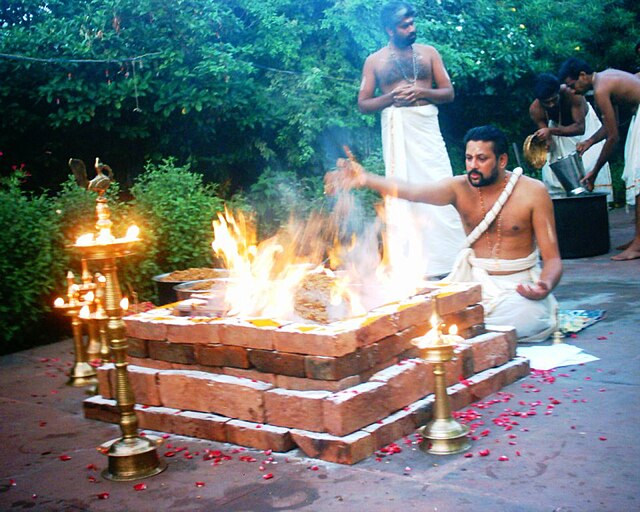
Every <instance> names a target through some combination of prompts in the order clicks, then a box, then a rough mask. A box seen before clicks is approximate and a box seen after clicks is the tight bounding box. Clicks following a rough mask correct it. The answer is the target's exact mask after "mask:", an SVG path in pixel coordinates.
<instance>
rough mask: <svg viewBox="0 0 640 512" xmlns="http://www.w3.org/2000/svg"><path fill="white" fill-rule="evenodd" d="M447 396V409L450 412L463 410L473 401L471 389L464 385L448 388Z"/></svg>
mask: <svg viewBox="0 0 640 512" xmlns="http://www.w3.org/2000/svg"><path fill="white" fill-rule="evenodd" d="M447 394H448V396H449V407H450V408H451V410H452V411H459V410H460V409H464V408H465V407H467V406H468V405H469V404H471V402H473V400H474V398H473V395H472V392H471V388H470V387H469V386H466V385H464V384H455V385H453V386H450V387H448V388H447Z"/></svg>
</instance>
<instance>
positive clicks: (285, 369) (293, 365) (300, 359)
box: [249, 349, 305, 377]
mask: <svg viewBox="0 0 640 512" xmlns="http://www.w3.org/2000/svg"><path fill="white" fill-rule="evenodd" d="M304 359H305V356H303V355H302V354H291V353H287V352H276V351H274V350H255V349H250V350H249V361H250V362H251V364H252V365H253V366H255V367H256V369H257V370H259V371H261V372H265V373H275V374H277V375H291V376H293V377H304V376H305V360H304Z"/></svg>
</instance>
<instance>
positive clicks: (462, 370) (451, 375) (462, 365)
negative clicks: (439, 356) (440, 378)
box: [444, 345, 474, 386]
mask: <svg viewBox="0 0 640 512" xmlns="http://www.w3.org/2000/svg"><path fill="white" fill-rule="evenodd" d="M444 370H445V382H446V383H447V386H453V385H454V384H457V383H458V382H459V381H460V379H466V378H468V377H471V376H472V375H473V374H474V359H473V350H471V347H469V346H468V345H458V346H457V347H456V348H455V349H454V355H453V359H452V360H451V361H449V362H447V363H445V364H444Z"/></svg>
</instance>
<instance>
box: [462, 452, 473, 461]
mask: <svg viewBox="0 0 640 512" xmlns="http://www.w3.org/2000/svg"><path fill="white" fill-rule="evenodd" d="M471 457H473V453H471V452H467V453H465V454H464V458H465V459H470V458H471Z"/></svg>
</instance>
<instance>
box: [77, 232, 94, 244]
mask: <svg viewBox="0 0 640 512" xmlns="http://www.w3.org/2000/svg"><path fill="white" fill-rule="evenodd" d="M92 243H93V233H85V234H84V235H80V236H79V237H78V238H77V239H76V245H91V244H92Z"/></svg>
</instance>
